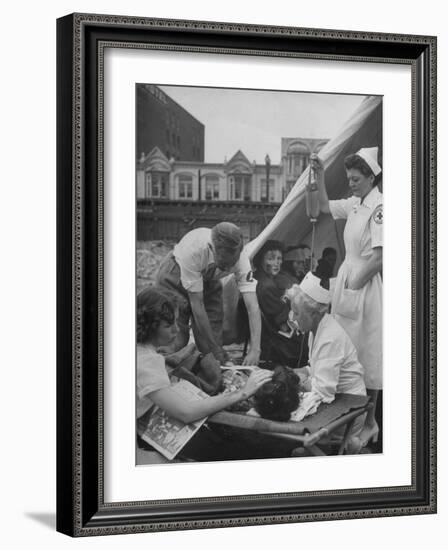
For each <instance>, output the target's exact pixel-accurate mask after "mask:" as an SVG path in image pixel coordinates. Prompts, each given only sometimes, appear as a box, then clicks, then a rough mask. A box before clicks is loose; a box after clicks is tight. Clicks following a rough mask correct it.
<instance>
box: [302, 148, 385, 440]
mask: <svg viewBox="0 0 448 550" xmlns="http://www.w3.org/2000/svg"><path fill="white" fill-rule="evenodd" d="M311 162H312V166H313V168H314V170H315V171H316V173H317V174H318V177H317V180H318V188H319V206H320V210H321V212H324V213H330V214H331V215H332V216H333V218H334V219H346V220H347V223H346V224H345V230H344V244H345V253H346V255H345V259H344V262H343V263H342V265H341V267H340V268H339V272H338V275H337V279H336V284H335V288H334V296H333V299H332V305H331V308H332V309H331V311H332V313H333V315H334V316H335V318H336V319H337V320H338V322H339V323H340V324H341V325H342V327H343V328H344V329H345V331H346V332H347V334H348V335H349V336H350V338H351V340H352V342H353V344H354V345H355V347H356V350H357V352H358V358H359V361H360V362H361V364H362V365H363V367H364V371H365V383H366V387H367V391H368V394H369V395H370V396H371V398H372V401H373V408H372V409H371V411H370V412H369V414H368V415H367V418H366V422H365V425H364V429H363V430H362V432H361V434H360V437H359V445H360V446H361V447H362V446H365V445H367V443H368V442H369V441H370V440H373V441H376V440H377V437H378V424H377V422H376V420H375V410H376V402H377V398H378V391H379V390H381V389H382V381H383V378H382V276H381V271H382V258H383V255H382V250H383V249H382V247H383V195H382V194H381V192H380V191H379V190H378V187H377V182H378V176H379V174H380V173H381V167H380V165H379V164H378V147H369V148H363V149H360V150H359V151H358V152H357V153H356V154H354V155H349V156H348V157H346V158H345V160H344V165H345V169H346V173H347V179H348V184H349V188H350V191H351V192H352V196H351V197H350V198H348V199H342V200H328V195H327V192H326V188H325V183H324V176H323V169H322V165H321V163H320V161H319V160H318V159H317V157H316V156H313V158H312V160H311Z"/></svg>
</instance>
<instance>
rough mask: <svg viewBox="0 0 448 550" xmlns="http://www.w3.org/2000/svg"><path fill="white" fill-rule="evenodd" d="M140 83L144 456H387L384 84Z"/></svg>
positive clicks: (140, 416)
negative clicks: (348, 90) (367, 90)
mask: <svg viewBox="0 0 448 550" xmlns="http://www.w3.org/2000/svg"><path fill="white" fill-rule="evenodd" d="M135 88H136V89H135V94H136V96H135V99H136V102H135V104H136V112H135V117H136V119H135V122H136V123H135V129H136V136H135V137H136V151H135V165H136V171H135V186H136V187H135V196H136V204H135V220H136V243H135V246H136V256H135V257H136V266H135V267H136V272H135V281H136V284H135V287H136V319H135V323H136V325H135V326H136V331H135V332H136V334H135V346H136V355H135V356H136V464H137V465H138V466H143V465H144V466H146V465H151V464H162V463H174V462H175V463H182V462H209V461H230V460H231V461H233V460H250V459H274V458H291V457H295V458H296V459H297V460H300V459H301V458H303V457H314V456H332V455H333V456H334V455H357V454H379V453H382V452H383V448H382V434H383V427H384V426H385V425H387V417H383V406H382V403H383V399H382V396H383V359H382V348H383V318H382V315H383V313H382V301H383V273H382V266H383V223H384V214H383V194H382V190H383V180H382V172H383V161H382V157H383V155H382V152H383V98H382V96H380V95H357V94H335V93H322V92H319V93H317V92H313V91H312V90H311V91H307V90H293V91H278V90H272V89H234V88H213V87H195V86H173V85H164V84H163V83H147V82H144V83H138V84H136V87H135ZM386 391H387V388H386Z"/></svg>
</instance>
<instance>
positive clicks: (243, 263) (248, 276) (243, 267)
mask: <svg viewBox="0 0 448 550" xmlns="http://www.w3.org/2000/svg"><path fill="white" fill-rule="evenodd" d="M235 279H236V283H237V285H238V289H239V291H240V292H242V293H244V292H255V291H256V288H257V280H256V279H255V278H254V274H253V271H252V266H251V265H250V260H249V256H248V255H247V253H246V252H245V251H244V250H243V251H242V252H241V255H240V259H239V260H238V264H237V267H236V269H235Z"/></svg>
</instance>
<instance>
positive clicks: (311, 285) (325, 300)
mask: <svg viewBox="0 0 448 550" xmlns="http://www.w3.org/2000/svg"><path fill="white" fill-rule="evenodd" d="M299 288H300V289H301V290H302V292H304V293H305V294H306V295H307V296H309V297H310V298H312V299H313V300H315V301H316V302H318V303H319V304H329V303H330V301H331V297H330V292H329V291H328V290H327V289H326V288H324V287H323V286H320V279H319V277H316V275H313V274H312V273H311V271H308V273H307V274H306V275H305V277H304V278H303V280H302V282H301V283H300V285H299Z"/></svg>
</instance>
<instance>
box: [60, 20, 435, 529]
mask: <svg viewBox="0 0 448 550" xmlns="http://www.w3.org/2000/svg"><path fill="white" fill-rule="evenodd" d="M107 46H114V47H122V48H145V47H146V48H154V47H155V48H158V49H165V48H166V49H167V48H168V47H169V49H170V50H172V51H176V50H177V51H185V50H187V51H202V52H212V51H213V52H217V53H220V54H222V55H225V54H226V53H233V54H235V53H237V54H246V55H247V54H249V55H271V56H282V57H307V58H314V59H332V60H348V61H363V62H366V63H368V62H379V63H400V64H401V63H404V64H409V65H411V67H412V114H411V113H410V116H412V128H413V135H412V141H413V146H412V210H413V211H412V220H413V223H412V227H413V232H412V251H413V261H412V290H413V304H412V333H413V334H412V337H413V350H412V416H413V423H412V465H413V474H412V484H411V485H410V486H405V487H382V488H375V489H362V490H350V489H347V490H340V491H322V492H317V493H316V492H313V493H308V494H307V493H286V494H285V493H283V494H265V495H242V496H237V497H232V498H227V497H220V496H217V497H216V498H197V499H189V500H188V502H187V501H186V500H170V501H163V502H151V501H148V502H132V503H129V502H121V503H118V504H111V503H106V502H104V498H103V480H102V453H103V448H102V400H103V393H102V391H103V386H102V372H103V371H102V368H103V363H102V349H103V348H102V346H103V340H102V337H103V334H102V326H103V319H102V315H103V309H102V300H103V287H102V280H103V278H102V277H103V271H102V269H103V256H102V254H103V248H102V243H103V202H102V199H103V180H102V153H103V145H102V144H103V136H102V93H103V88H102V82H103V81H102V79H103V66H102V60H103V51H104V47H107ZM57 49H58V57H57V70H58V76H57V97H58V101H57V118H58V125H57V134H58V135H57V138H58V151H57V153H58V165H57V180H58V188H57V191H58V192H57V209H58V212H57V234H58V243H57V252H58V264H57V266H58V267H57V269H58V273H57V285H58V286H57V291H58V309H57V313H58V319H57V326H58V352H57V361H58V372H57V385H58V398H57V432H58V443H57V476H58V483H57V529H58V530H59V531H61V532H63V533H66V534H68V535H72V536H88V535H105V534H113V533H133V532H145V531H159V530H173V529H199V528H210V527H227V526H236V525H262V524H266V523H286V522H302V521H320V520H331V519H347V518H363V517H375V516H376V517H378V516H391V515H402V514H425V513H434V512H435V511H436V440H435V434H436V412H435V408H436V397H435V396H436V373H435V367H436V260H435V254H436V141H435V140H436V38H435V37H430V36H406V35H394V34H377V33H368V32H366V33H364V32H349V31H335V30H317V29H302V28H290V27H268V26H266V27H262V26H254V25H240V24H231V23H213V22H199V21H175V20H161V19H146V18H134V17H121V16H106V15H91V14H74V15H69V16H67V17H63V18H61V19H59V20H58V22H57ZM86 419H88V421H87V420H86ZM148 498H150V495H148Z"/></svg>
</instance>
